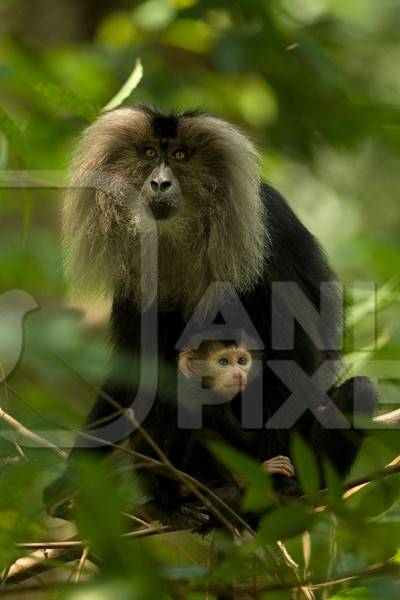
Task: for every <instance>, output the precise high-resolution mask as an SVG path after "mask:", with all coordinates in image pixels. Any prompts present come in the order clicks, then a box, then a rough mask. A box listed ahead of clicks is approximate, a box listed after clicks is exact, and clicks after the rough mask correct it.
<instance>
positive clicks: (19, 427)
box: [0, 408, 68, 460]
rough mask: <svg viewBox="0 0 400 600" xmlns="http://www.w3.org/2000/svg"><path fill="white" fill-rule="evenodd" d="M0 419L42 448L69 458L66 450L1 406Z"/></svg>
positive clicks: (64, 458)
mask: <svg viewBox="0 0 400 600" xmlns="http://www.w3.org/2000/svg"><path fill="white" fill-rule="evenodd" d="M0 419H3V421H5V422H6V423H8V425H10V426H11V427H12V428H13V429H15V431H17V432H18V433H19V434H20V435H21V436H22V437H25V438H27V439H28V440H31V442H34V443H35V444H37V445H38V446H41V447H42V448H48V449H49V450H51V451H52V452H54V453H55V454H57V456H59V457H60V458H62V459H63V460H66V459H67V458H68V454H67V453H66V452H64V450H61V449H60V448H57V446H55V445H54V444H52V443H51V442H49V441H48V440H45V439H44V438H42V437H40V436H38V435H36V433H33V431H30V430H29V429H27V428H26V427H25V426H24V425H22V423H20V422H19V421H17V420H16V419H14V417H12V416H11V415H9V414H8V413H6V412H5V411H4V410H3V409H2V408H0Z"/></svg>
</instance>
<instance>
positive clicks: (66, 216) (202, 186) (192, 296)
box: [63, 107, 268, 313]
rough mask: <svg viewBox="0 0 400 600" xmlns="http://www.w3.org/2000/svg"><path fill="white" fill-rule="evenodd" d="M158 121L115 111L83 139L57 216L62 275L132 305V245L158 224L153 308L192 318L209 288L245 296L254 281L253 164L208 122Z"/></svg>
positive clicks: (233, 138) (142, 111)
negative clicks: (227, 287) (227, 286)
mask: <svg viewBox="0 0 400 600" xmlns="http://www.w3.org/2000/svg"><path fill="white" fill-rule="evenodd" d="M157 119H158V116H157V113H156V111H153V110H151V109H149V108H144V107H137V108H122V109H118V110H115V111H113V112H111V113H108V114H106V115H104V116H102V117H100V118H99V119H98V120H97V121H96V122H95V123H94V124H93V125H91V126H90V127H89V128H88V129H87V130H86V131H85V132H84V134H83V136H82V139H81V141H80V143H79V144H78V147H77V150H76V152H75V158H74V161H73V164H72V169H71V173H72V175H71V186H70V191H69V192H68V193H67V195H66V198H65V202H64V209H63V223H64V246H65V250H66V255H67V272H68V274H69V276H70V279H71V280H72V282H74V283H75V284H76V288H77V289H84V290H88V289H89V290H90V291H93V289H96V288H97V289H98V290H99V291H102V292H104V291H106V292H108V293H109V294H110V295H111V296H113V295H115V293H116V292H117V293H118V294H119V295H121V296H122V297H128V298H131V299H135V300H136V301H137V303H138V304H139V303H140V292H141V290H140V285H139V273H138V271H139V261H138V257H139V244H140V239H141V236H145V235H146V234H147V235H148V234H149V231H150V230H151V227H152V226H154V220H156V223H157V230H156V231H157V236H158V240H157V241H158V245H159V253H158V256H159V264H158V274H157V275H156V277H157V278H158V286H159V289H158V302H159V304H160V306H161V307H162V306H164V307H166V308H171V307H174V306H177V305H181V306H183V307H184V310H185V312H186V313H190V311H192V310H193V308H194V306H195V305H196V304H197V303H198V301H199V299H200V298H201V297H202V295H203V294H204V292H205V291H206V290H207V288H208V286H209V284H210V283H211V282H212V281H229V282H230V283H231V284H232V285H233V286H234V288H235V289H236V290H237V291H239V292H246V291H249V290H251V288H252V287H253V286H254V285H255V283H256V282H257V280H258V279H259V278H260V276H262V271H263V265H264V260H265V258H266V251H267V245H268V244H267V242H268V234H267V230H266V228H265V225H264V218H265V209H264V206H263V203H262V201H261V199H260V195H259V187H260V178H259V174H258V154H257V151H256V149H255V147H254V145H253V144H252V143H251V142H250V141H249V140H248V139H247V138H246V137H245V136H244V135H243V134H242V133H241V132H240V131H239V130H238V129H237V128H235V127H233V126H232V125H230V124H229V123H226V122H225V121H222V120H221V119H218V118H215V117H212V116H210V115H207V114H202V113H196V112H193V113H186V114H183V115H181V116H177V117H172V116H171V117H170V118H169V119H168V122H166V121H165V120H164V122H163V121H162V119H161V118H160V119H159V121H160V122H159V124H157ZM158 129H160V131H158ZM160 133H161V134H162V135H161V136H160V135H159V134H160ZM88 185H91V186H92V188H88V187H87V186H88ZM93 185H96V188H95V189H93ZM142 239H143V238H142ZM151 300H152V298H150V299H149V302H151ZM139 306H140V304H139Z"/></svg>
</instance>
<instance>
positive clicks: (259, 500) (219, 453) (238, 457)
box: [207, 442, 275, 511]
mask: <svg viewBox="0 0 400 600" xmlns="http://www.w3.org/2000/svg"><path fill="white" fill-rule="evenodd" d="M207 445H208V446H209V448H210V449H211V451H212V452H213V454H214V455H215V456H216V457H217V459H218V460H220V461H221V462H222V463H223V464H224V465H225V466H226V467H228V469H230V470H231V471H232V473H235V474H236V475H237V476H238V477H240V478H241V479H244V481H245V482H246V484H247V486H246V493H245V498H244V501H243V508H244V509H245V510H249V511H260V510H263V509H265V508H267V507H269V506H271V504H273V503H274V502H275V494H274V491H273V487H272V482H271V479H270V478H269V477H268V475H267V474H266V473H265V472H264V471H263V470H262V468H261V465H260V464H259V463H258V462H257V461H256V460H254V459H253V458H250V457H249V456H247V455H246V454H243V453H241V452H239V451H238V450H235V449H233V448H231V447H230V446H226V445H225V444H222V443H220V442H209V443H208V444H207Z"/></svg>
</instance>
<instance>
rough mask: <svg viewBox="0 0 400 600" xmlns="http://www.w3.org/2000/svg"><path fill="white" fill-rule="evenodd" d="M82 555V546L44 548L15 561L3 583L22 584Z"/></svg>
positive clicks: (4, 575) (5, 574)
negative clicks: (59, 562)
mask: <svg viewBox="0 0 400 600" xmlns="http://www.w3.org/2000/svg"><path fill="white" fill-rule="evenodd" d="M81 554H82V549H81V546H80V545H75V546H73V547H69V548H42V549H40V550H36V552H33V553H32V554H29V555H28V556H23V557H21V558H19V559H18V560H16V561H15V563H14V564H12V565H11V567H10V568H9V569H8V571H7V573H4V574H3V579H2V583H6V584H7V585H8V584H12V583H20V582H21V581H25V580H26V579H30V577H33V576H35V575H39V574H40V573H44V572H45V571H48V570H49V569H53V568H54V567H58V566H59V564H57V563H58V561H62V562H63V563H68V562H71V561H73V560H76V559H77V558H79V557H80V556H81Z"/></svg>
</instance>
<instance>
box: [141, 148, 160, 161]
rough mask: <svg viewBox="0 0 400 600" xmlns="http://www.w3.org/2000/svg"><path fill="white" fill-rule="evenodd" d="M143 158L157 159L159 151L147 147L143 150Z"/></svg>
mask: <svg viewBox="0 0 400 600" xmlns="http://www.w3.org/2000/svg"><path fill="white" fill-rule="evenodd" d="M142 152H143V156H145V157H146V158H150V159H151V158H156V156H157V150H156V149H155V148H153V147H152V146H146V148H143V151H142Z"/></svg>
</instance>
